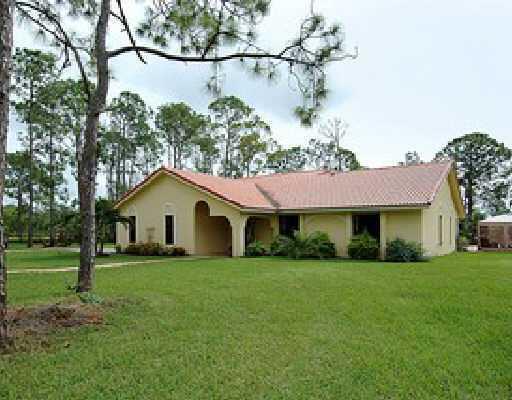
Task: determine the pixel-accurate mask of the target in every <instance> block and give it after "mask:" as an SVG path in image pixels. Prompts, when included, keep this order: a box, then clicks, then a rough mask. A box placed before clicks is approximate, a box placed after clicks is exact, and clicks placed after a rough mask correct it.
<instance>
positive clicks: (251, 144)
mask: <svg viewBox="0 0 512 400" xmlns="http://www.w3.org/2000/svg"><path fill="white" fill-rule="evenodd" d="M267 145H268V143H267V141H265V140H263V139H262V137H261V135H260V133H259V132H253V133H249V134H247V135H244V136H242V137H241V138H240V144H239V151H240V161H241V167H242V169H243V171H244V172H245V176H247V177H249V176H251V175H255V174H256V173H257V172H258V171H259V170H260V169H261V168H262V167H263V166H264V164H265V159H264V158H263V156H265V154H266V151H267ZM258 157H259V158H258ZM254 164H256V165H254Z"/></svg>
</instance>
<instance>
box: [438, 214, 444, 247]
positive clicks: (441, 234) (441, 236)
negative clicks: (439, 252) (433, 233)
mask: <svg viewBox="0 0 512 400" xmlns="http://www.w3.org/2000/svg"><path fill="white" fill-rule="evenodd" d="M437 239H438V243H439V246H442V245H443V216H442V215H440V216H439V226H438V232H437Z"/></svg>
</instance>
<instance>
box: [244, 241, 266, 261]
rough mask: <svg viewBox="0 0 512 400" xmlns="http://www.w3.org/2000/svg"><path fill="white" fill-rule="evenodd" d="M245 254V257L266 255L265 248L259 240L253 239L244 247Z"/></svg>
mask: <svg viewBox="0 0 512 400" xmlns="http://www.w3.org/2000/svg"><path fill="white" fill-rule="evenodd" d="M245 255H246V256H247V257H262V256H265V255H267V249H266V248H265V246H264V245H263V243H261V242H260V241H259V240H255V241H254V242H252V243H250V244H248V245H247V247H246V248H245Z"/></svg>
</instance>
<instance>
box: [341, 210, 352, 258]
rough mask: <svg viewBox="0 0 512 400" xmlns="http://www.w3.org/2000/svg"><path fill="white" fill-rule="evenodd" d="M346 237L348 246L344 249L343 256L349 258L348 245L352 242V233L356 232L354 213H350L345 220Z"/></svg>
mask: <svg viewBox="0 0 512 400" xmlns="http://www.w3.org/2000/svg"><path fill="white" fill-rule="evenodd" d="M345 229H346V230H345V235H346V237H347V241H346V244H345V246H344V248H343V252H342V253H343V254H342V255H343V256H346V257H348V245H349V244H350V241H351V240H352V233H353V231H354V228H353V227H352V213H348V214H347V216H346V220H345Z"/></svg>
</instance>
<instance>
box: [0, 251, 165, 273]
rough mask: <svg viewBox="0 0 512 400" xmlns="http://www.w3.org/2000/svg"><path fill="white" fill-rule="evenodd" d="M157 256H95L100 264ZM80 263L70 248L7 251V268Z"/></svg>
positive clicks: (77, 255) (64, 265) (61, 266)
mask: <svg viewBox="0 0 512 400" xmlns="http://www.w3.org/2000/svg"><path fill="white" fill-rule="evenodd" d="M158 259H159V257H143V256H131V255H127V254H111V255H109V256H102V257H97V258H96V262H97V264H98V265H100V264H112V263H119V262H132V261H146V260H158ZM79 264H80V254H79V253H77V252H74V251H70V250H50V249H33V250H23V251H7V265H8V268H9V269H13V270H18V269H41V268H42V269H51V268H63V267H77V266H78V265H79Z"/></svg>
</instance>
